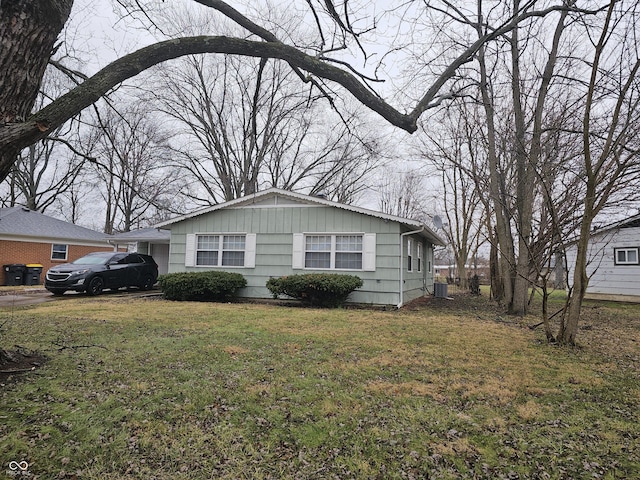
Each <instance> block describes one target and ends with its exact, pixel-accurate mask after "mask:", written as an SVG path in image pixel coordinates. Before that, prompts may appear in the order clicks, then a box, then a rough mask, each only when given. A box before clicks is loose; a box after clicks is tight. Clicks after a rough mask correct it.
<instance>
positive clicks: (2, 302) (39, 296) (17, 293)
mask: <svg viewBox="0 0 640 480" xmlns="http://www.w3.org/2000/svg"><path fill="white" fill-rule="evenodd" d="M55 298H56V297H54V296H53V294H51V293H50V292H48V291H46V290H45V289H44V288H38V287H33V288H24V287H21V288H16V289H15V290H13V291H11V290H10V289H9V288H8V287H5V288H2V290H1V291H0V308H2V307H17V306H22V305H34V304H37V303H43V302H48V301H50V300H53V299H55Z"/></svg>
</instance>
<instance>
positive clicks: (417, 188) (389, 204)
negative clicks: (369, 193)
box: [378, 167, 433, 221]
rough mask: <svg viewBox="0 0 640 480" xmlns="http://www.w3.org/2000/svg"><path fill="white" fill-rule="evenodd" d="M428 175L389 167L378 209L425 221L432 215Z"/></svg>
mask: <svg viewBox="0 0 640 480" xmlns="http://www.w3.org/2000/svg"><path fill="white" fill-rule="evenodd" d="M425 180H426V174H425V173H424V171H420V170H418V169H414V170H407V171H400V172H398V170H397V168H393V167H387V168H385V169H384V170H383V179H382V182H381V185H380V186H379V193H378V209H379V210H380V211H381V212H384V213H387V214H389V215H395V216H397V217H402V218H410V219H413V220H423V221H426V219H427V218H428V216H429V213H432V211H433V209H429V208H428V207H427V205H426V200H427V198H428V197H426V196H425V191H426V190H427V189H426V186H425Z"/></svg>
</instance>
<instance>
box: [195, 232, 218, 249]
mask: <svg viewBox="0 0 640 480" xmlns="http://www.w3.org/2000/svg"><path fill="white" fill-rule="evenodd" d="M218 244H219V237H218V235H198V248H197V249H198V250H217V249H218Z"/></svg>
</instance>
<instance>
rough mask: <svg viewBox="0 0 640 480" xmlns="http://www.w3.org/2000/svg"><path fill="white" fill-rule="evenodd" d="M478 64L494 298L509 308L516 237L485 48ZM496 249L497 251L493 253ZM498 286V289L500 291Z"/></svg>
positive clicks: (480, 31)
mask: <svg viewBox="0 0 640 480" xmlns="http://www.w3.org/2000/svg"><path fill="white" fill-rule="evenodd" d="M482 18H483V17H482V3H481V2H478V37H479V38H480V37H482V35H483V32H482V27H481V25H482V23H483V22H482ZM478 63H479V65H480V92H481V94H482V104H483V107H484V111H485V115H486V120H487V144H488V151H487V156H488V159H489V177H490V183H489V186H490V192H489V193H490V196H491V200H492V203H493V208H494V211H495V215H496V228H495V232H496V239H497V244H495V243H494V244H493V245H492V254H493V253H495V258H492V260H493V261H492V266H493V267H494V268H493V270H492V272H493V274H494V275H497V276H498V278H496V279H495V285H493V282H492V286H494V287H495V290H494V291H493V295H494V298H495V299H496V300H497V301H498V302H500V303H505V304H507V305H509V306H510V305H511V303H512V301H513V279H514V271H513V268H512V267H513V265H514V263H515V250H514V246H513V237H512V235H511V228H510V224H509V218H508V215H507V214H506V212H507V205H506V204H505V199H504V196H503V195H502V193H501V190H502V189H501V185H500V172H499V168H498V153H497V147H496V127H495V111H494V108H493V99H492V98H491V95H490V92H489V89H490V86H489V76H488V73H487V66H486V61H485V48H484V47H481V48H480V50H479V52H478ZM494 248H495V250H494ZM498 287H499V289H498Z"/></svg>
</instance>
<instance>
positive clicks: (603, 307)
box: [0, 295, 640, 480]
mask: <svg viewBox="0 0 640 480" xmlns="http://www.w3.org/2000/svg"><path fill="white" fill-rule="evenodd" d="M3 322H6V323H5V324H4V326H3V327H2V330H0V334H1V335H2V336H1V337H0V344H2V345H3V346H5V347H7V348H10V347H11V346H12V345H13V344H19V345H21V346H22V347H25V348H27V349H34V350H40V351H43V352H45V353H46V354H47V355H48V356H49V362H48V363H47V364H46V365H45V366H44V367H42V368H39V369H37V370H35V371H34V372H30V373H28V374H24V375H20V376H14V377H12V378H9V379H5V380H3V381H2V382H3V383H2V385H1V386H0V419H1V420H2V421H1V422H0V461H1V462H2V463H3V465H2V466H1V467H0V478H4V477H3V475H5V473H6V476H7V478H14V477H17V473H18V472H17V471H15V470H11V469H9V468H8V467H7V466H8V465H9V464H10V462H27V464H28V469H27V470H26V471H24V472H22V473H25V474H28V475H29V478H41V479H53V478H58V479H72V478H73V479H101V480H105V479H327V478H335V479H350V478H366V479H369V478H380V479H395V478H397V479H411V478H416V479H417V478H444V479H457V478H486V479H496V478H505V479H507V478H508V479H516V478H520V479H545V478H550V479H587V478H589V479H593V478H604V479H632V478H640V441H639V438H640V423H639V422H638V412H639V411H640V408H639V404H640V381H639V380H640V379H639V370H638V367H639V365H640V347H639V341H640V306H632V305H614V304H590V305H589V304H588V305H587V306H586V308H585V318H584V320H583V322H582V329H581V331H580V334H579V337H578V342H580V343H581V345H582V346H581V348H576V349H560V348H557V347H553V346H548V345H546V344H545V342H544V339H543V335H544V334H543V332H542V331H541V329H537V330H533V331H532V330H530V329H529V328H527V327H526V325H527V324H534V323H537V322H538V317H535V316H532V317H530V318H524V319H513V318H509V317H506V316H504V315H502V314H501V313H500V311H499V310H497V309H496V308H495V307H494V306H493V305H492V304H490V303H489V302H488V301H487V300H486V297H481V298H479V299H475V298H471V297H456V299H455V300H442V299H433V300H431V301H430V302H429V303H427V304H426V305H422V306H416V307H413V308H408V309H405V310H402V311H394V312H382V311H370V310H316V309H302V308H285V307H278V306H264V305H252V304H206V303H186V302H185V303H177V302H167V301H164V300H151V299H134V298H127V297H123V296H111V297H109V296H108V295H107V296H103V297H98V298H88V297H84V296H78V297H75V298H65V299H64V300H58V301H54V302H49V303H44V304H40V305H35V306H31V307H18V308H15V307H14V308H10V309H9V308H1V309H0V324H2V323H3ZM12 465H13V466H14V468H15V465H16V464H15V463H14V464H12ZM22 465H23V466H24V465H26V464H24V463H23V464H22Z"/></svg>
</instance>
